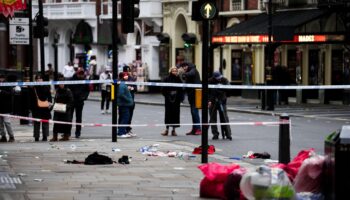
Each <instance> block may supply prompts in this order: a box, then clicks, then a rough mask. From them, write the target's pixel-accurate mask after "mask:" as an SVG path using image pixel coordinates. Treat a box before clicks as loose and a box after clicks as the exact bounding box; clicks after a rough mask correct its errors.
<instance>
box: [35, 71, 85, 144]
mask: <svg viewBox="0 0 350 200" xmlns="http://www.w3.org/2000/svg"><path fill="white" fill-rule="evenodd" d="M85 79H86V77H85V72H84V69H82V68H78V69H77V70H76V71H74V75H73V76H72V77H71V79H70V80H85ZM43 80H44V79H43V77H42V76H41V75H40V74H37V75H36V76H35V81H36V82H42V81H43ZM58 80H59V81H64V80H67V79H66V78H65V77H64V75H63V74H59V75H58ZM89 92H90V90H89V87H88V85H86V84H73V85H69V86H66V85H63V84H60V85H58V86H57V87H56V92H55V96H54V98H52V95H51V92H50V87H49V86H47V85H43V86H34V87H32V88H31V92H30V95H29V100H30V109H31V111H32V117H33V118H38V119H44V120H45V119H46V120H49V119H51V111H52V110H53V120H54V121H63V122H72V119H73V115H74V113H75V119H76V123H81V122H82V113H83V108H84V102H85V100H87V98H88V96H89ZM38 100H40V101H48V102H49V106H44V107H42V106H40V105H39V104H38ZM59 104H60V105H61V108H57V109H56V107H58V105H59ZM56 105H57V106H56ZM62 106H63V108H62ZM33 126H34V131H33V136H34V139H35V141H39V137H40V128H41V129H42V141H47V138H48V136H49V123H45V122H40V121H34V122H33ZM71 129H72V125H70V124H69V123H68V124H62V123H54V125H53V136H52V139H51V140H50V141H58V140H60V141H67V140H69V139H70V136H71ZM59 133H62V138H60V139H58V134H59ZM80 135H81V125H76V129H75V137H76V138H79V137H80Z"/></svg>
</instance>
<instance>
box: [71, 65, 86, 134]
mask: <svg viewBox="0 0 350 200" xmlns="http://www.w3.org/2000/svg"><path fill="white" fill-rule="evenodd" d="M72 80H75V81H81V80H86V76H85V72H84V69H83V68H79V69H78V70H77V72H76V73H75V74H74V76H73V79H72ZM70 89H71V91H72V93H73V99H74V104H73V109H72V112H71V115H72V118H73V115H74V111H75V122H76V123H81V122H82V117H83V108H84V102H85V100H86V99H87V98H88V97H89V94H90V90H89V85H88V84H75V85H71V87H70ZM80 135H81V125H76V128H75V137H76V138H79V137H80Z"/></svg>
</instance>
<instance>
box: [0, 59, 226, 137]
mask: <svg viewBox="0 0 350 200" xmlns="http://www.w3.org/2000/svg"><path fill="white" fill-rule="evenodd" d="M67 66H68V67H67V69H66V67H65V68H64V70H63V72H62V73H60V74H58V80H59V81H63V80H86V79H87V76H86V72H85V70H84V69H83V68H74V67H72V65H71V63H68V65H67ZM71 67H72V69H73V71H71V70H70V68H71ZM49 70H52V69H49ZM111 72H112V70H111V67H109V66H106V67H105V68H104V71H103V73H101V74H100V77H99V79H100V80H113V77H112V73H111ZM72 74H73V75H72ZM45 75H46V76H47V75H52V73H50V74H49V73H45ZM71 75H72V76H71ZM47 78H48V77H42V76H41V74H37V75H36V76H35V81H36V82H41V81H44V79H45V80H46V79H47ZM118 78H119V83H120V84H119V87H118V93H117V105H118V113H119V119H118V124H120V125H121V126H119V127H118V129H117V133H116V134H117V136H118V137H121V138H130V137H134V136H136V135H135V134H134V133H132V131H131V130H132V128H131V121H132V118H133V113H134V109H135V101H134V99H135V92H136V90H137V87H136V85H126V84H125V82H126V81H128V82H132V81H136V79H135V77H133V76H132V74H131V73H130V67H129V66H127V65H125V66H124V67H123V72H120V73H119V74H118ZM0 81H2V82H5V81H7V80H6V79H5V77H4V76H3V75H0ZM111 82H112V81H111ZM163 82H166V83H175V84H176V83H177V84H181V83H189V84H199V83H201V80H200V75H199V72H198V70H197V69H196V66H195V65H194V64H192V63H182V64H181V65H178V66H177V67H172V68H171V69H170V70H169V75H168V76H166V77H165V78H164V79H163ZM208 82H209V84H223V85H227V84H229V82H228V80H227V79H226V78H225V77H223V76H222V75H221V74H220V72H218V71H215V72H214V73H213V76H212V77H211V78H210V79H209V80H208ZM100 88H101V114H108V113H110V111H109V107H110V100H111V98H110V97H111V83H107V82H106V83H102V84H101V85H100ZM161 91H162V94H163V95H164V99H165V121H164V122H165V124H166V129H165V130H164V132H162V133H161V135H163V136H167V135H172V136H177V132H176V128H178V127H179V126H180V105H181V103H182V102H183V101H184V98H185V95H187V97H188V102H189V104H190V110H191V117H192V123H193V124H192V129H191V130H189V132H187V133H186V135H201V134H202V130H201V125H200V116H199V110H198V108H197V107H196V105H195V88H192V87H186V89H183V88H182V87H173V86H167V87H162V89H161ZM89 92H90V88H89V85H87V84H72V85H63V84H62V85H58V86H56V87H55V95H54V98H53V96H52V93H51V92H50V86H47V85H37V86H32V87H29V88H28V94H29V95H28V98H29V101H28V102H29V109H30V111H31V113H32V117H33V118H37V119H42V120H44V121H45V120H49V119H51V117H52V116H51V113H53V120H54V121H63V122H68V123H67V124H63V123H54V125H53V136H52V138H51V140H50V141H58V140H60V141H67V140H69V139H70V137H71V129H72V125H71V124H70V122H72V119H73V115H74V113H75V119H76V123H77V124H78V125H76V129H75V137H76V138H79V137H80V136H81V125H79V123H81V122H82V113H83V108H84V102H85V100H86V99H87V98H88V96H89ZM12 93H13V88H10V87H2V88H0V98H1V99H2V100H3V102H4V103H2V104H1V105H0V114H10V113H11V110H9V108H11V107H12V105H8V104H11V103H12V102H13V100H12V98H11V94H12ZM226 99H227V94H226V91H225V90H222V89H217V88H213V89H210V90H209V101H208V106H209V114H210V121H209V123H211V124H212V125H211V130H212V133H213V138H212V139H213V140H217V139H219V131H218V128H217V125H215V123H217V113H219V116H220V122H221V123H228V122H229V119H228V116H227V109H226ZM38 101H46V102H48V106H44V107H43V106H41V105H39V103H38ZM58 105H60V106H61V108H57V107H59V106H58ZM62 105H63V107H64V109H63V110H62ZM52 111H53V112H52ZM42 120H34V121H33V127H34V128H33V137H34V139H35V141H39V139H40V129H41V132H42V141H47V140H48V136H49V123H46V122H43V121H42ZM170 128H172V130H171V132H170V130H169V129H170ZM5 129H6V130H7V131H6V132H7V133H8V135H9V140H7V138H6V135H5ZM221 132H222V137H223V139H229V140H232V136H231V129H230V126H229V125H227V124H226V125H221ZM59 133H61V134H62V138H60V139H59V138H58V134H59ZM0 136H1V138H0V141H1V142H6V141H9V142H13V141H14V135H13V131H12V128H11V124H10V120H9V119H8V118H7V117H4V116H0Z"/></svg>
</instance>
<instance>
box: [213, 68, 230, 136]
mask: <svg viewBox="0 0 350 200" xmlns="http://www.w3.org/2000/svg"><path fill="white" fill-rule="evenodd" d="M208 83H209V84H213V85H229V82H228V80H227V79H226V78H225V77H223V76H222V75H221V73H220V72H219V71H215V72H214V73H213V76H212V77H211V78H210V79H209V80H208ZM208 100H209V101H208V107H209V114H210V120H209V122H210V123H216V122H217V113H218V112H219V117H220V122H221V123H228V122H229V118H228V116H227V107H226V103H227V95H226V91H225V90H224V89H218V88H211V89H209V98H208ZM211 131H212V133H213V140H217V139H219V131H218V127H217V126H216V125H211ZM221 134H222V138H223V139H225V138H226V139H228V140H232V135H231V127H230V125H221Z"/></svg>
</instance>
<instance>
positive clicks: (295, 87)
mask: <svg viewBox="0 0 350 200" xmlns="http://www.w3.org/2000/svg"><path fill="white" fill-rule="evenodd" d="M113 81H114V82H115V83H117V84H119V82H118V81H117V80H113ZM113 81H112V80H79V81H77V80H76V81H44V82H1V83H0V87H15V86H20V87H23V86H38V85H61V84H63V85H78V84H102V83H113ZM125 83H126V84H127V85H136V86H152V87H182V88H202V84H188V83H164V82H129V81H126V82H125ZM208 87H209V88H218V89H247V90H265V89H269V90H310V89H350V85H290V86H276V85H208Z"/></svg>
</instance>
